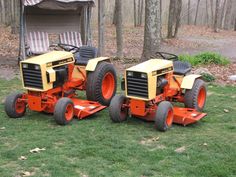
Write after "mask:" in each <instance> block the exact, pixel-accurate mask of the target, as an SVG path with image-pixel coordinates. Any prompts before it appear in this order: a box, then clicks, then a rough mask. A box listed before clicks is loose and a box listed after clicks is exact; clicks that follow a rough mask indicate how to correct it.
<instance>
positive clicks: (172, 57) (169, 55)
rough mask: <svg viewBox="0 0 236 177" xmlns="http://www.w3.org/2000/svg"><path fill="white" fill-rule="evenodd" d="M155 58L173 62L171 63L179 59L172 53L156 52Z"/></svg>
mask: <svg viewBox="0 0 236 177" xmlns="http://www.w3.org/2000/svg"><path fill="white" fill-rule="evenodd" d="M156 56H160V57H161V58H162V59H165V60H173V61H177V60H179V57H178V56H177V55H175V54H172V53H166V52H156Z"/></svg>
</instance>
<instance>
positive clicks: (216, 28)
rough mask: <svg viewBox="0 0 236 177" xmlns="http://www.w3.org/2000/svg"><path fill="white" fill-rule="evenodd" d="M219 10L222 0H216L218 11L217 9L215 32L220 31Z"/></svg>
mask: <svg viewBox="0 0 236 177" xmlns="http://www.w3.org/2000/svg"><path fill="white" fill-rule="evenodd" d="M219 11H220V0H216V11H215V20H214V32H218V22H219Z"/></svg>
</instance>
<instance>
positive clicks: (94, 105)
mask: <svg viewBox="0 0 236 177" xmlns="http://www.w3.org/2000/svg"><path fill="white" fill-rule="evenodd" d="M71 100H72V101H73V103H74V116H76V117H77V118H78V119H84V118H86V117H88V116H90V115H92V114H95V113H97V112H99V111H101V110H103V109H105V108H106V106H103V105H101V104H99V103H98V102H93V101H87V100H80V99H78V98H72V99H71Z"/></svg>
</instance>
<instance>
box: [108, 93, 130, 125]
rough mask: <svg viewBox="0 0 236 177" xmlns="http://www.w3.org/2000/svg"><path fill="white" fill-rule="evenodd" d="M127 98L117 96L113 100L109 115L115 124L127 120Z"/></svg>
mask: <svg viewBox="0 0 236 177" xmlns="http://www.w3.org/2000/svg"><path fill="white" fill-rule="evenodd" d="M126 102H127V98H126V97H125V96H124V95H116V96H114V97H113V98H112V100H111V104H110V107H109V115H110V118H111V120H112V121H113V122H115V123H120V122H123V121H125V120H127V117H128V108H127V107H125V105H124V104H125V103H126Z"/></svg>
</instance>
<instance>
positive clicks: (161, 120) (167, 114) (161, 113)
mask: <svg viewBox="0 0 236 177" xmlns="http://www.w3.org/2000/svg"><path fill="white" fill-rule="evenodd" d="M173 118H174V110H173V106H172V104H171V103H170V102H169V101H162V102H161V103H159V105H158V107H157V111H156V114H155V128H156V129H157V130H159V131H162V132H165V131H167V130H168V129H169V128H170V127H171V125H172V123H173Z"/></svg>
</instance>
